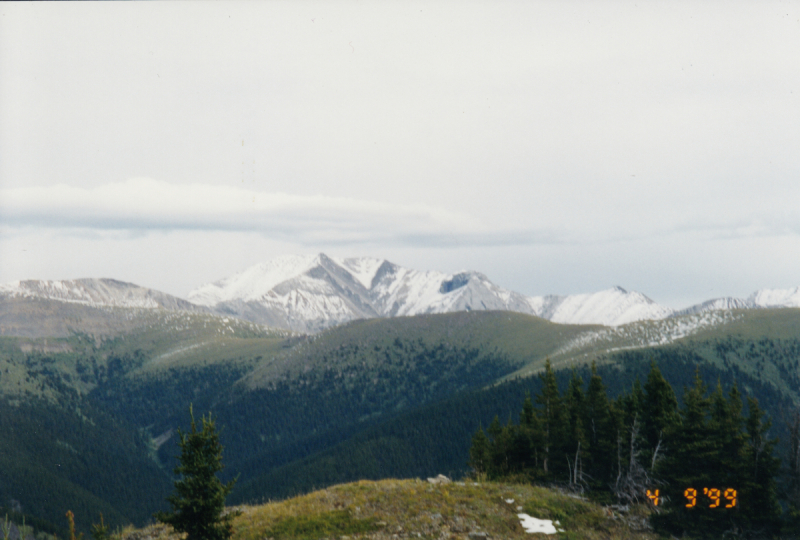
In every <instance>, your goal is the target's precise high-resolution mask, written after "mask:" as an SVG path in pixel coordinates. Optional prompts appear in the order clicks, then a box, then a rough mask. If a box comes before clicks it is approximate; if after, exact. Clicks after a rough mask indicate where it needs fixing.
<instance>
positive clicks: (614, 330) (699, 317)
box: [553, 310, 742, 358]
mask: <svg viewBox="0 0 800 540" xmlns="http://www.w3.org/2000/svg"><path fill="white" fill-rule="evenodd" d="M741 317H742V315H741V314H739V313H737V312H735V311H731V310H717V311H706V312H702V313H693V314H689V315H683V316H680V317H670V318H667V319H661V320H642V321H636V322H633V323H629V324H625V325H621V326H613V327H606V328H602V329H600V330H593V331H589V332H586V333H583V334H580V335H579V336H577V337H576V338H574V339H573V340H571V341H570V342H569V343H567V344H566V345H564V346H562V347H561V348H560V349H558V350H557V351H556V352H555V353H554V354H553V357H554V358H555V357H558V356H561V355H565V354H569V353H573V352H575V351H578V350H581V349H588V348H594V349H597V348H604V347H607V348H605V352H614V351H620V350H625V349H639V348H643V347H655V346H658V345H666V344H669V343H672V342H674V341H677V340H679V339H683V338H685V337H688V336H692V335H694V334H697V333H698V332H700V331H702V330H707V329H710V328H713V327H716V326H721V325H725V324H729V323H731V322H733V321H735V320H737V319H739V318H741Z"/></svg>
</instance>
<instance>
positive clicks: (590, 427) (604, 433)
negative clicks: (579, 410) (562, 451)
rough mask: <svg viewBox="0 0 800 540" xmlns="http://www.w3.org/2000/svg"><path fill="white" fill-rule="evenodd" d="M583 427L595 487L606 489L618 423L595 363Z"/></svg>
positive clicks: (590, 471) (610, 473) (589, 472)
mask: <svg viewBox="0 0 800 540" xmlns="http://www.w3.org/2000/svg"><path fill="white" fill-rule="evenodd" d="M584 415H585V417H584V418H585V419H584V426H585V429H586V437H587V439H588V443H589V448H590V453H589V459H588V463H587V466H586V470H587V472H588V474H589V476H590V477H591V479H592V486H593V487H594V488H605V487H607V486H608V484H609V482H611V480H612V478H613V476H612V475H613V470H614V459H613V458H614V450H615V448H616V435H617V430H616V425H615V422H614V418H613V416H612V411H611V404H610V403H609V401H608V394H607V393H606V388H605V385H603V380H602V378H601V377H600V375H598V374H597V365H596V364H595V363H594V362H592V376H591V378H590V379H589V388H588V390H587V392H586V400H585V407H584Z"/></svg>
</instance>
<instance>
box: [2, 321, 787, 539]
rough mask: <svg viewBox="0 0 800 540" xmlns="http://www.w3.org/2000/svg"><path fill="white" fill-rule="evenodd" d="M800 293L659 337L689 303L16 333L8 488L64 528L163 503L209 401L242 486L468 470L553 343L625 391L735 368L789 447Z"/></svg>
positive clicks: (6, 386)
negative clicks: (783, 302) (650, 318)
mask: <svg viewBox="0 0 800 540" xmlns="http://www.w3.org/2000/svg"><path fill="white" fill-rule="evenodd" d="M794 311H800V310H782V311H780V312H777V311H776V312H775V313H772V314H769V313H766V312H760V313H756V314H749V313H744V314H742V313H732V314H730V315H729V316H725V317H717V318H716V319H704V320H705V321H706V323H707V324H706V323H703V324H705V326H703V324H699V323H698V321H700V322H702V321H701V320H700V319H698V318H696V317H695V318H687V319H686V321H688V322H690V323H691V324H692V325H694V326H692V328H699V331H696V332H694V333H693V334H691V335H690V336H688V337H687V338H683V339H673V340H670V342H668V343H667V344H666V345H662V346H656V347H654V346H649V347H648V346H643V345H642V343H645V344H646V343H649V342H652V341H654V340H655V336H656V335H657V334H658V332H663V331H665V329H671V330H669V331H670V332H673V334H670V335H673V336H674V335H676V334H675V332H677V331H678V329H680V328H681V326H680V324H683V325H684V330H685V327H686V324H688V322H686V321H685V322H684V323H680V321H677V322H675V321H672V322H669V321H668V322H661V321H660V322H659V325H661V326H658V325H654V324H650V323H647V324H644V323H642V324H639V325H637V326H631V327H621V328H618V329H613V331H609V330H608V329H604V328H602V327H579V326H566V325H556V324H553V323H549V322H547V321H542V320H541V319H536V318H535V317H530V316H525V315H519V314H509V313H492V312H486V313H457V314H449V315H437V316H420V317H411V318H397V319H390V320H370V321H357V322H353V323H350V324H348V325H346V326H343V327H341V328H336V329H333V330H330V331H327V332H325V333H323V334H320V335H317V336H313V337H304V336H296V335H280V334H274V333H272V334H271V333H269V332H267V331H262V330H259V329H258V328H256V327H253V326H252V325H250V326H246V325H247V324H249V323H245V325H241V324H239V323H237V322H235V321H232V320H227V319H221V318H213V317H210V316H208V315H205V314H191V315H184V316H174V315H171V316H169V317H167V316H165V315H159V316H158V317H156V316H154V315H148V318H147V319H146V321H147V322H146V324H144V325H140V326H138V327H136V328H134V329H132V330H129V331H127V332H126V333H122V334H106V335H87V334H81V333H74V334H72V335H71V336H70V337H67V338H60V339H52V338H48V339H43V338H39V339H31V338H2V339H0V389H2V397H3V399H2V403H1V404H0V405H2V413H3V414H2V418H1V419H0V423H1V424H2V426H0V427H1V429H2V430H3V433H7V434H12V435H13V436H9V437H2V438H0V441H2V442H0V445H2V450H3V454H2V456H3V460H4V463H3V467H2V468H0V497H1V498H2V499H1V500H2V501H7V502H4V503H3V504H4V505H6V506H9V507H16V508H18V509H21V510H22V511H23V512H24V513H26V514H28V515H29V516H31V517H38V518H41V519H44V520H47V521H49V522H50V523H52V524H53V526H54V527H55V528H58V527H59V524H61V523H62V522H63V515H64V512H65V511H66V506H65V505H68V506H69V507H70V508H71V509H72V510H73V511H74V512H76V514H79V515H81V516H86V517H85V518H84V519H82V520H79V521H78V523H79V526H82V527H84V530H86V528H88V525H89V524H90V522H91V520H92V519H94V520H95V521H96V520H97V519H98V517H97V516H99V513H100V512H102V513H103V515H104V517H105V520H106V522H107V523H109V524H111V525H112V526H117V525H122V524H125V523H128V522H134V523H138V524H140V523H144V522H146V521H147V520H148V519H149V516H150V515H151V514H152V512H153V511H155V510H157V509H159V508H161V507H162V505H163V504H164V496H165V494H166V492H167V491H168V490H169V486H170V482H171V469H172V466H173V464H174V457H175V455H176V453H177V449H176V446H175V430H176V429H177V428H180V427H184V428H185V426H186V425H188V421H189V420H188V419H189V416H188V410H189V405H190V404H193V406H194V409H195V411H197V412H201V411H202V412H211V413H212V414H213V415H214V417H215V418H216V421H217V425H218V426H219V427H220V428H221V437H222V443H223V445H224V446H225V454H224V461H225V463H226V465H227V468H226V470H225V478H226V479H229V478H233V477H235V476H237V475H239V482H238V484H237V486H236V489H235V490H234V492H233V493H232V495H231V497H230V500H231V501H232V502H245V501H259V500H263V499H274V498H276V497H284V496H287V495H292V494H296V493H301V492H305V491H308V490H310V489H313V488H314V487H321V486H325V485H330V484H332V483H339V482H343V481H349V480H357V479H361V478H372V479H379V478H386V477H390V476H391V477H424V476H430V475H435V474H438V473H445V474H448V475H451V476H455V477H458V476H460V475H463V474H466V473H468V472H469V470H470V468H469V465H468V461H469V447H470V444H471V441H472V436H473V435H474V433H475V432H476V430H477V429H478V427H479V426H483V428H485V429H486V428H488V426H489V425H490V424H491V422H492V420H493V418H494V417H495V416H498V418H499V421H500V423H501V425H506V424H508V422H511V423H518V421H519V413H520V408H521V406H522V403H523V401H524V399H525V396H526V395H527V394H530V395H536V394H537V393H538V392H539V391H540V390H541V387H540V379H539V376H538V375H539V373H540V372H541V368H542V367H543V366H544V364H545V360H546V359H547V358H552V360H553V362H552V363H553V367H554V370H555V376H556V380H557V381H558V386H559V388H560V391H561V392H564V391H565V390H566V389H567V388H568V385H569V379H570V378H571V377H572V373H573V369H576V370H577V371H576V373H577V374H578V376H579V377H581V379H582V380H583V381H584V384H587V383H588V381H589V378H590V372H589V367H588V366H589V365H590V363H591V362H592V361H595V362H597V366H598V367H597V370H598V374H599V375H600V376H601V377H602V380H603V382H604V384H605V386H606V387H607V389H608V395H609V398H610V399H614V398H616V397H618V396H620V395H622V394H624V393H626V392H630V391H631V389H632V388H633V385H634V382H635V380H636V378H637V377H638V378H639V380H640V381H642V382H644V381H645V380H646V378H647V373H648V372H649V369H650V362H651V361H655V363H656V365H658V366H659V369H660V370H661V372H662V373H663V375H664V377H665V379H666V380H667V381H668V382H669V383H670V384H671V385H672V386H673V387H674V388H675V389H676V390H675V393H676V395H677V397H678V400H679V403H680V400H681V396H682V395H683V392H682V389H683V387H684V386H685V387H691V386H692V385H693V384H694V381H693V375H694V372H695V368H696V367H699V370H700V374H701V377H702V379H703V381H704V382H705V384H706V385H708V386H709V387H710V388H715V387H716V384H717V380H719V381H720V383H721V385H722V388H723V390H724V391H725V392H728V391H729V390H730V388H731V387H732V385H733V384H734V382H736V384H738V388H739V389H740V391H741V393H742V395H743V399H746V397H747V396H753V397H756V398H757V399H758V400H759V403H760V406H761V407H762V408H763V409H764V410H765V411H766V412H767V413H768V414H769V415H770V416H771V418H772V420H773V425H772V427H771V428H770V437H774V436H778V437H779V438H780V440H781V442H780V444H779V445H778V447H777V448H776V455H779V456H782V457H784V456H786V452H787V442H788V440H789V437H788V430H787V422H788V421H789V420H790V419H791V415H792V414H793V412H794V410H795V406H796V404H797V403H798V398H799V397H800V396H798V393H797V392H798V388H800V386H799V385H798V383H797V381H798V351H800V340H798V339H797V335H798V334H797V333H798V328H800V325H799V324H798V320H800V317H798V314H797V313H794ZM748 320H749V321H750V323H749V324H748ZM159 321H160V322H159ZM709 321H710V322H709ZM720 321H721V322H720ZM725 321H727V322H725ZM726 324H727V325H729V326H730V327H731V328H732V329H735V331H726V330H725V328H726V326H725V325H726ZM165 325H166V326H165ZM684 330H682V331H684ZM637 344H638V345H637ZM615 349H616V350H615ZM787 463H788V462H787V460H786V459H784V464H787ZM98 464H99V465H100V466H99V467H98ZM551 481H555V482H563V481H566V479H562V478H560V476H559V477H554V478H552V479H551ZM31 486H37V487H36V488H32V487H31ZM39 486H52V489H50V488H46V489H42V488H40V487H39Z"/></svg>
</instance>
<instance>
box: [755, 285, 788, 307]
mask: <svg viewBox="0 0 800 540" xmlns="http://www.w3.org/2000/svg"><path fill="white" fill-rule="evenodd" d="M747 301H748V302H752V303H753V304H754V305H756V306H758V307H800V287H795V288H794V289H761V290H759V291H756V292H754V293H753V294H751V295H750V296H749V297H748V298H747Z"/></svg>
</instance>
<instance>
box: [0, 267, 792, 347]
mask: <svg viewBox="0 0 800 540" xmlns="http://www.w3.org/2000/svg"><path fill="white" fill-rule="evenodd" d="M0 297H7V298H8V297H11V298H13V297H28V298H45V299H49V300H58V301H61V302H74V303H80V304H85V305H91V306H111V307H136V308H151V309H152V308H162V309H166V310H182V311H206V312H210V313H217V314H221V315H229V316H233V317H236V318H239V319H244V320H248V321H251V322H255V323H259V324H264V325H268V326H272V327H278V328H285V329H290V330H294V331H298V332H304V333H315V332H319V331H322V330H324V329H326V328H330V327H332V326H336V325H339V324H342V323H345V322H348V321H351V320H355V319H368V318H378V317H396V316H404V315H419V314H425V313H452V312H458V311H485V310H499V311H515V312H520V313H526V314H530V315H536V316H538V317H542V318H544V319H547V320H549V321H552V322H556V323H564V324H600V325H605V326H619V325H624V324H627V323H631V322H635V321H640V320H660V319H665V318H668V317H672V316H677V315H686V314H696V313H702V312H706V311H714V310H729V309H754V308H766V307H800V287H796V288H794V289H784V290H774V289H764V290H760V291H757V292H755V293H753V294H752V295H750V296H749V297H748V298H747V299H738V298H718V299H713V300H708V301H706V302H703V303H701V304H697V305H695V306H691V307H689V308H686V309H683V310H678V311H676V310H672V309H670V308H667V307H665V306H662V305H659V304H657V303H656V302H654V301H653V300H651V299H650V298H648V297H647V296H645V295H643V294H641V293H638V292H629V291H626V290H625V289H623V288H621V287H614V288H611V289H608V290H604V291H600V292H596V293H590V294H576V295H568V296H558V295H548V296H534V297H529V296H525V295H522V294H520V293H517V292H514V291H509V290H507V289H503V288H501V287H498V286H497V285H495V284H494V283H492V282H491V281H490V280H489V279H488V278H487V277H486V276H485V275H483V274H481V273H479V272H474V271H465V272H458V273H455V274H446V273H442V272H436V271H419V270H413V269H408V268H404V267H402V266H398V265H396V264H394V263H391V262H389V261H386V260H382V259H374V258H366V257H362V258H347V259H340V258H334V257H328V256H327V255H325V254H319V255H316V256H294V255H288V256H281V257H276V258H274V259H272V260H270V261H268V262H265V263H262V264H258V265H255V266H252V267H250V268H248V269H246V270H244V271H242V272H239V273H238V274H234V275H232V276H230V277H227V278H224V279H222V280H219V281H216V282H214V283H209V284H206V285H203V286H201V287H198V288H197V289H195V290H193V291H192V292H190V293H189V295H188V301H187V300H183V299H180V298H177V297H175V296H171V295H168V294H165V293H162V292H158V291H154V290H152V289H147V288H144V287H139V286H137V285H133V284H130V283H124V282H121V281H116V280H113V279H78V280H64V281H36V280H28V281H17V282H12V283H7V284H4V285H0Z"/></svg>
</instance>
